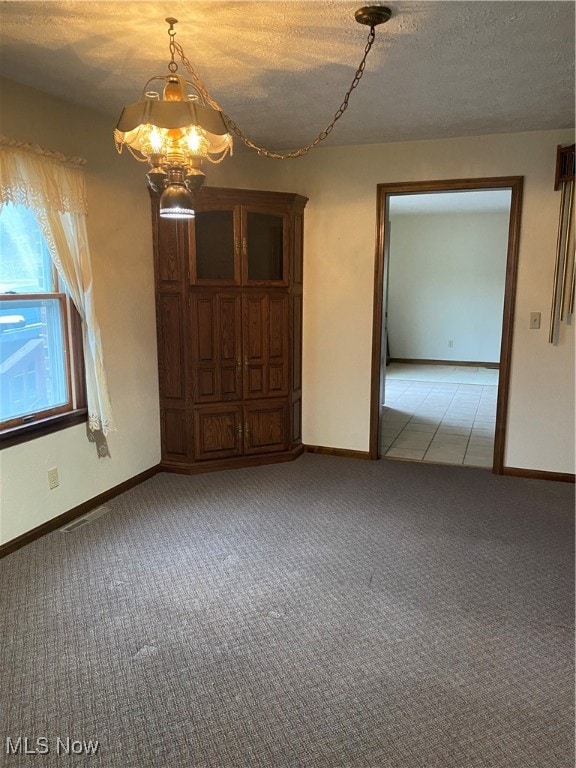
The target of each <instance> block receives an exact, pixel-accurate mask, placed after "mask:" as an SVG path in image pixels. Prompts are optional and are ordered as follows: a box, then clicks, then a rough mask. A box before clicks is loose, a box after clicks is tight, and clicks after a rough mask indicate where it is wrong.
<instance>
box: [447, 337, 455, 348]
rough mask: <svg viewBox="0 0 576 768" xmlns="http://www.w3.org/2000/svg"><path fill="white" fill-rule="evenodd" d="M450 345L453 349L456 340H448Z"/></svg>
mask: <svg viewBox="0 0 576 768" xmlns="http://www.w3.org/2000/svg"><path fill="white" fill-rule="evenodd" d="M448 346H449V347H450V349H452V347H453V346H454V342H453V341H452V339H450V341H449V342H448Z"/></svg>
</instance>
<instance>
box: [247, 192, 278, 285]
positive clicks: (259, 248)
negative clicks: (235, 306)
mask: <svg viewBox="0 0 576 768" xmlns="http://www.w3.org/2000/svg"><path fill="white" fill-rule="evenodd" d="M288 253H289V242H288V217H287V216H284V215H282V214H278V213H270V212H269V211H264V210H257V209H251V208H249V207H247V206H243V207H242V254H243V269H242V273H243V274H242V282H243V284H244V285H262V284H266V285H270V284H272V285H285V284H286V283H287V281H288V260H289V259H288Z"/></svg>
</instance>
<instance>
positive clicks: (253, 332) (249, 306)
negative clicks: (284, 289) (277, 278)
mask: <svg viewBox="0 0 576 768" xmlns="http://www.w3.org/2000/svg"><path fill="white" fill-rule="evenodd" d="M267 320H268V296H267V295H260V294H258V295H254V296H244V326H243V333H242V340H243V346H244V355H245V356H247V357H248V360H250V361H252V360H263V359H264V356H265V354H266V346H267V345H266V326H267Z"/></svg>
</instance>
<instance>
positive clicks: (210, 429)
mask: <svg viewBox="0 0 576 768" xmlns="http://www.w3.org/2000/svg"><path fill="white" fill-rule="evenodd" d="M242 432H243V423H242V408H241V407H240V406H236V405H232V404H231V403H230V404H229V405H212V406H201V407H197V408H195V410H194V433H195V442H194V446H195V448H194V458H195V459H196V460H197V461H202V460H207V459H224V458H230V457H232V456H239V455H240V454H241V453H242Z"/></svg>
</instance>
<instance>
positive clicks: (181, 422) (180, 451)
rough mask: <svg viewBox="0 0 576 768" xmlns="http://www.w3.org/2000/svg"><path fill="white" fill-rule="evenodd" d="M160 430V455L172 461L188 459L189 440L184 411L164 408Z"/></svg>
mask: <svg viewBox="0 0 576 768" xmlns="http://www.w3.org/2000/svg"><path fill="white" fill-rule="evenodd" d="M161 430H162V457H163V458H165V459H170V460H172V461H189V460H190V445H191V441H190V435H189V434H188V419H187V416H186V411H184V410H177V409H173V408H164V409H163V411H162V417H161Z"/></svg>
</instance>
